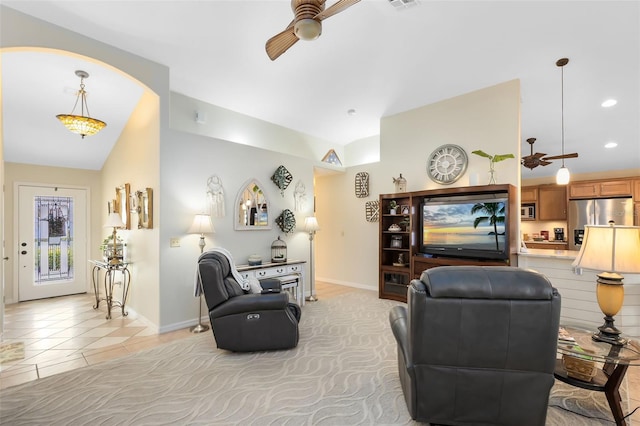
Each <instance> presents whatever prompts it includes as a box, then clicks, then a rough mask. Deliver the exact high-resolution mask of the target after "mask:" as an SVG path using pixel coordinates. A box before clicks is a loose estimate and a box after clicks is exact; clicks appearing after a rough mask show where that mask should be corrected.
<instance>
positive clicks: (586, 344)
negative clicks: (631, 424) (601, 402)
mask: <svg viewBox="0 0 640 426" xmlns="http://www.w3.org/2000/svg"><path fill="white" fill-rule="evenodd" d="M561 328H564V329H565V330H566V335H568V336H570V338H571V339H572V340H568V339H558V353H560V354H562V355H563V357H564V358H565V359H566V357H573V358H576V359H578V360H585V361H587V362H588V361H593V362H594V363H601V364H602V367H601V368H599V367H595V365H594V367H595V375H594V376H593V377H592V378H591V379H590V380H583V379H579V378H576V377H571V376H570V375H569V373H567V370H566V368H565V365H564V362H563V360H562V359H558V360H556V368H555V371H554V373H553V375H554V377H555V378H556V379H557V380H560V381H561V382H564V383H568V384H570V385H572V386H576V387H579V388H582V389H587V390H591V391H596V392H604V393H605V396H606V397H607V401H608V402H609V407H610V408H611V413H612V414H613V418H614V419H615V422H616V425H618V426H621V425H626V424H627V423H626V421H625V419H624V413H623V411H622V406H621V397H620V391H619V388H620V384H621V383H622V380H623V379H624V376H625V374H626V372H627V368H629V366H635V365H640V343H639V342H638V341H636V340H633V339H629V341H628V343H627V344H626V345H623V346H616V345H611V344H609V343H605V342H598V341H594V340H593V339H592V338H591V336H592V335H593V333H594V331H593V330H584V329H581V328H577V327H572V326H562V325H561Z"/></svg>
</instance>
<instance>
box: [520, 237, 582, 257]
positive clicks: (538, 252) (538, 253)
mask: <svg viewBox="0 0 640 426" xmlns="http://www.w3.org/2000/svg"><path fill="white" fill-rule="evenodd" d="M536 242H537V241H536ZM578 253H579V251H577V250H547V249H534V248H527V252H526V253H525V252H519V253H518V256H527V257H547V258H553V259H570V260H574V259H575V258H576V257H578Z"/></svg>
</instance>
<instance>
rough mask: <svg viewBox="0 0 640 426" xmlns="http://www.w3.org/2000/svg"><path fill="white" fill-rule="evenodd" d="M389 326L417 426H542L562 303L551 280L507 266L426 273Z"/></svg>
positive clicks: (394, 310) (393, 311)
mask: <svg viewBox="0 0 640 426" xmlns="http://www.w3.org/2000/svg"><path fill="white" fill-rule="evenodd" d="M389 320H390V323H391V329H392V331H393V334H394V336H395V338H396V340H397V343H398V345H397V347H398V370H399V374H400V382H401V385H402V390H403V392H404V397H405V401H406V403H407V408H408V409H409V414H410V415H411V417H412V418H413V419H414V420H418V421H421V422H429V423H435V424H444V425H479V424H482V425H544V424H545V419H546V415H547V405H548V401H549V392H550V390H551V387H552V386H553V383H554V378H553V370H554V366H555V361H556V346H557V339H558V327H559V321H560V295H559V294H558V292H557V291H556V289H554V288H553V287H552V286H551V283H550V282H549V280H548V279H547V278H546V277H545V276H543V275H542V274H539V273H536V272H533V271H529V270H524V269H520V268H513V267H501V266H493V267H491V266H443V267H438V268H433V269H428V270H426V271H424V272H423V273H422V276H421V277H420V279H419V280H413V281H411V283H410V285H409V288H408V292H407V306H406V307H405V306H395V307H394V308H392V309H391V311H390V313H389Z"/></svg>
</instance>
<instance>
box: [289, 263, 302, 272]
mask: <svg viewBox="0 0 640 426" xmlns="http://www.w3.org/2000/svg"><path fill="white" fill-rule="evenodd" d="M303 270H304V265H302V264H300V265H289V266H287V273H288V274H301V273H302V271H303Z"/></svg>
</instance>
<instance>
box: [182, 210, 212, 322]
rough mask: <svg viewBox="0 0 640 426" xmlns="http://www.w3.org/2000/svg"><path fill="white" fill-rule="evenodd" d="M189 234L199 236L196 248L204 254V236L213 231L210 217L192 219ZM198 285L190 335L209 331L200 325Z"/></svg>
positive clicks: (200, 303) (200, 309)
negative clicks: (196, 311)
mask: <svg viewBox="0 0 640 426" xmlns="http://www.w3.org/2000/svg"><path fill="white" fill-rule="evenodd" d="M187 232H188V233H189V234H200V242H199V243H198V246H199V247H200V254H202V253H203V252H204V246H205V242H204V234H213V233H214V232H215V230H214V229H213V224H212V223H211V216H209V215H208V214H197V215H196V216H195V217H194V218H193V223H192V224H191V227H190V228H189V230H188V231H187ZM198 283H199V285H200V295H199V296H198V297H199V298H198V307H199V308H198V324H197V325H194V326H193V327H191V328H190V329H189V331H191V332H192V333H202V332H203V331H207V330H208V329H209V326H208V325H205V324H202V293H203V290H202V283H201V282H199V281H198Z"/></svg>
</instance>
